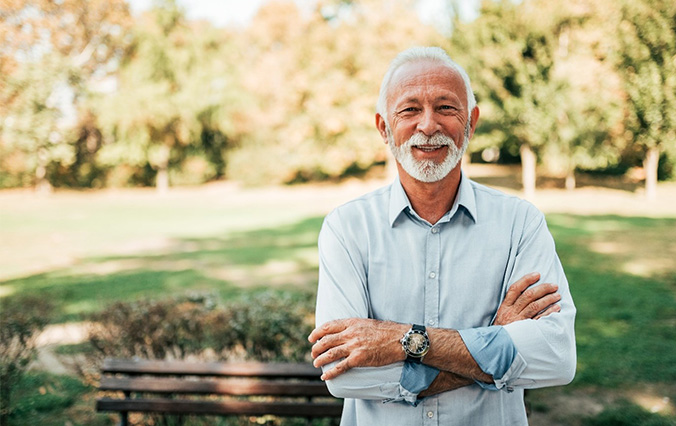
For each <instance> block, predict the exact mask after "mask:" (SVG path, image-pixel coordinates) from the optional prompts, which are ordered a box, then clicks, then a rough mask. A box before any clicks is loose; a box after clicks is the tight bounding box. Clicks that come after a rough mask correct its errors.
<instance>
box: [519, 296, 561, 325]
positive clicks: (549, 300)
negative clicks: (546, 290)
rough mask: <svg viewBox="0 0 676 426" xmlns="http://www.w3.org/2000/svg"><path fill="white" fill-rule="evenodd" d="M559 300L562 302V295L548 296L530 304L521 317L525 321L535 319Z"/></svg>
mask: <svg viewBox="0 0 676 426" xmlns="http://www.w3.org/2000/svg"><path fill="white" fill-rule="evenodd" d="M559 300H561V295H559V294H558V293H552V294H547V295H545V296H543V297H541V298H539V299H537V300H534V301H533V302H531V303H529V304H528V306H526V308H525V309H524V310H523V311H522V312H521V315H522V317H523V319H530V318H534V317H535V316H536V315H538V314H539V313H540V312H542V311H544V310H545V309H547V308H548V307H549V306H551V305H553V304H555V303H556V302H558V301H559Z"/></svg>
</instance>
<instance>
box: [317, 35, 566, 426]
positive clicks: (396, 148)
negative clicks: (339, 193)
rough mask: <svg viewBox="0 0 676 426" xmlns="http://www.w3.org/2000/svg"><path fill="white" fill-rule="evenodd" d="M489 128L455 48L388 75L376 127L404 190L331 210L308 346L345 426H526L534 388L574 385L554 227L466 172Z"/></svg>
mask: <svg viewBox="0 0 676 426" xmlns="http://www.w3.org/2000/svg"><path fill="white" fill-rule="evenodd" d="M478 118H479V109H478V107H477V106H476V101H475V99H474V95H473V92H472V89H471V87H470V82H469V78H468V77H467V75H466V73H465V71H464V70H463V69H462V68H461V67H460V66H458V65H457V64H456V63H455V62H453V61H452V60H451V59H450V58H449V57H448V56H447V55H446V53H445V52H444V51H443V50H441V49H439V48H413V49H409V50H407V51H404V52H402V53H401V54H399V55H398V56H397V57H396V58H395V60H394V61H393V62H392V64H391V65H390V68H389V70H388V71H387V73H386V75H385V78H384V79H383V82H382V86H381V90H380V98H379V101H378V106H377V114H376V126H377V128H378V130H379V131H380V134H381V135H382V137H383V140H384V141H385V143H386V144H389V146H390V148H391V150H392V153H393V154H394V158H395V159H396V161H397V168H398V175H399V176H398V179H396V180H395V182H394V183H392V184H391V185H390V186H387V187H385V188H382V189H380V190H377V191H374V192H372V193H370V194H367V195H364V196H362V197H361V198H358V199H356V200H353V201H351V202H349V203H347V204H345V205H343V206H341V207H339V208H337V209H336V210H334V211H333V212H331V213H330V214H329V215H328V216H327V217H326V219H325V221H324V225H323V227H322V230H321V233H320V237H319V254H320V267H319V289H318V295H317V328H316V329H315V330H314V331H313V332H312V334H311V335H310V336H309V340H310V341H311V342H312V343H314V345H313V347H312V356H313V357H314V358H315V361H314V363H315V365H316V366H321V367H322V368H323V370H324V373H323V376H322V378H323V379H324V380H326V381H327V384H328V387H329V390H330V391H331V392H332V393H333V394H334V395H336V396H338V397H342V398H345V408H344V412H343V418H342V423H341V424H342V425H350V426H352V425H365V426H373V425H388V426H389V425H402V426H403V425H405V426H415V425H462V426H468V425H525V424H527V418H526V412H525V407H524V401H523V390H524V389H527V388H537V387H544V386H555V385H563V384H566V383H569V382H570V381H571V380H572V378H573V376H574V374H575V363H576V362H575V361H576V357H575V337H574V330H573V325H574V319H575V307H574V305H573V301H572V298H571V295H570V292H569V290H568V284H567V281H566V277H565V275H564V272H563V269H562V267H561V263H560V262H559V259H558V257H557V255H556V252H555V248H554V241H553V240H552V237H551V235H550V233H549V231H548V229H547V225H546V223H545V219H544V216H543V215H542V213H540V212H539V211H538V210H537V209H536V208H535V207H533V206H532V205H531V204H529V203H527V202H526V201H523V200H520V199H518V198H516V197H512V196H508V195H505V194H503V193H501V192H499V191H496V190H493V189H489V188H487V187H484V186H482V185H479V184H477V183H475V182H473V181H471V180H470V179H469V178H468V177H467V176H465V175H464V174H463V172H462V171H461V164H460V163H461V161H460V160H461V158H462V155H463V153H464V151H465V149H466V147H467V144H468V142H469V139H470V138H471V137H472V135H473V134H474V130H475V128H476V123H477V120H478ZM534 271H536V272H534ZM538 282H540V283H538ZM547 283H557V284H558V285H555V284H547Z"/></svg>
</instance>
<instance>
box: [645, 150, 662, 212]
mask: <svg viewBox="0 0 676 426" xmlns="http://www.w3.org/2000/svg"><path fill="white" fill-rule="evenodd" d="M659 162H660V150H659V148H657V147H654V148H649V149H648V152H646V154H645V158H644V159H643V171H644V172H645V196H646V198H647V199H648V200H654V199H656V198H657V166H658V164H659Z"/></svg>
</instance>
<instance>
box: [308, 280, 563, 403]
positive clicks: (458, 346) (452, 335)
mask: <svg viewBox="0 0 676 426" xmlns="http://www.w3.org/2000/svg"><path fill="white" fill-rule="evenodd" d="M539 278H540V275H539V274H538V273H531V274H528V275H525V276H524V277H522V278H521V279H519V280H518V281H517V282H515V283H514V284H513V285H512V286H510V288H509V290H508V291H507V294H506V295H505V298H504V300H503V301H502V303H501V305H500V307H499V308H498V311H497V314H496V317H495V320H494V322H493V324H494V325H500V326H501V325H506V324H510V323H513V322H515V321H520V320H526V319H534V320H538V319H540V318H543V317H545V316H547V315H550V314H552V313H555V312H558V311H560V306H559V305H557V304H556V303H557V302H558V301H559V300H560V299H561V296H560V295H559V294H558V293H557V290H558V286H557V285H555V284H539V285H536V286H533V284H535V283H536V282H537V281H538V280H539ZM531 286H533V287H531ZM409 328H410V324H400V323H396V322H391V321H380V320H373V319H364V318H348V319H340V320H334V321H329V322H327V323H325V324H323V325H321V326H320V327H318V328H316V329H315V330H313V331H312V333H311V334H310V336H309V337H308V340H309V341H310V342H311V343H313V344H314V345H313V347H312V357H313V358H314V360H315V361H314V365H315V366H316V367H323V366H327V365H329V364H331V363H335V365H333V366H332V367H331V368H329V369H327V370H325V372H324V374H323V375H322V379H323V380H332V379H334V378H336V377H338V376H339V375H341V374H343V373H345V372H347V371H348V370H350V369H352V368H358V367H382V366H386V365H390V364H394V363H396V362H401V361H404V360H405V358H406V355H405V353H404V351H403V350H402V347H401V344H400V343H399V340H400V339H401V336H403V335H404V333H405V332H406V331H407V330H408V329H409ZM427 332H428V335H429V338H430V341H431V342H432V343H431V348H430V351H429V353H428V354H427V355H426V356H425V358H424V362H425V364H426V365H429V366H431V367H435V368H437V369H438V370H440V373H439V375H438V376H437V377H436V379H434V381H433V382H432V384H431V385H430V386H429V387H428V388H427V389H426V390H424V391H422V392H421V393H420V396H430V395H434V394H437V393H441V392H446V391H450V390H453V389H457V388H460V387H463V386H467V385H470V384H473V383H474V382H475V381H482V382H485V383H493V381H494V378H493V377H492V376H490V375H489V374H487V373H486V372H484V371H483V370H482V369H481V367H480V366H479V364H478V363H477V362H476V361H475V359H474V358H473V357H472V355H471V353H470V351H469V350H468V349H467V346H466V345H465V343H464V341H463V339H462V337H461V336H460V333H459V332H458V331H457V330H452V329H443V328H428V330H427Z"/></svg>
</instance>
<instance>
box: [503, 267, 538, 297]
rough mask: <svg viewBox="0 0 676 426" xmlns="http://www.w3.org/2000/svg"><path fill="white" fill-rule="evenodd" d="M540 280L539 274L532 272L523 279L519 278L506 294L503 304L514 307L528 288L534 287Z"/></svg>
mask: <svg viewBox="0 0 676 426" xmlns="http://www.w3.org/2000/svg"><path fill="white" fill-rule="evenodd" d="M539 279H540V274H539V273H537V272H531V273H530V274H526V275H524V276H523V277H521V278H519V279H518V280H517V281H516V282H514V284H512V285H511V286H510V287H509V289H508V290H507V294H505V300H503V302H502V303H504V304H506V305H513V304H514V302H516V300H517V299H518V298H519V296H521V293H523V292H524V291H525V290H526V289H527V288H528V287H530V286H532V285H533V284H535V283H536V282H538V280H539Z"/></svg>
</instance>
